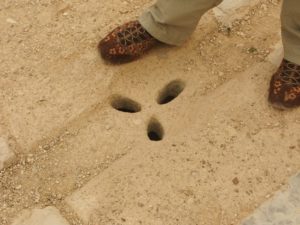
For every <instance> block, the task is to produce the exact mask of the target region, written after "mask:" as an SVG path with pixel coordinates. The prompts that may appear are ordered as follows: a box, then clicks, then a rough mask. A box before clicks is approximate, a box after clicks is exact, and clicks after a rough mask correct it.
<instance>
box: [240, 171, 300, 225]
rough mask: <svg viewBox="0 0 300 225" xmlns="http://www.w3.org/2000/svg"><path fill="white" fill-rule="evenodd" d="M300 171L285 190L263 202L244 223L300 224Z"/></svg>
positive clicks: (254, 224) (259, 224) (245, 224)
mask: <svg viewBox="0 0 300 225" xmlns="http://www.w3.org/2000/svg"><path fill="white" fill-rule="evenodd" d="M299 187H300V173H299V174H298V175H297V176H295V177H294V178H293V179H292V180H291V183H290V185H289V187H288V189H287V190H286V191H284V192H279V193H278V194H277V195H275V197H274V198H273V199H271V200H270V201H268V202H266V203H265V204H263V205H262V206H261V207H260V208H259V209H257V210H256V211H255V212H254V214H253V215H251V216H250V217H249V218H248V219H246V220H245V221H244V222H243V223H242V225H299V224H300V188H299Z"/></svg>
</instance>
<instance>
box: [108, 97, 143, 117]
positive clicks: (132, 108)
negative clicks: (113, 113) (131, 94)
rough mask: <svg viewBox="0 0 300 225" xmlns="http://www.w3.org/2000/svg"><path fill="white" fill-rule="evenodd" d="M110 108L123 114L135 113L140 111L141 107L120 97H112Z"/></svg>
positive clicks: (128, 99)
mask: <svg viewBox="0 0 300 225" xmlns="http://www.w3.org/2000/svg"><path fill="white" fill-rule="evenodd" d="M111 106H112V107H113V108H114V109H116V110H118V111H121V112H125V113H137V112H140V111H141V105H140V104H139V103H137V102H135V101H133V100H131V99H130V98H126V97H122V96H114V97H113V98H112V100H111Z"/></svg>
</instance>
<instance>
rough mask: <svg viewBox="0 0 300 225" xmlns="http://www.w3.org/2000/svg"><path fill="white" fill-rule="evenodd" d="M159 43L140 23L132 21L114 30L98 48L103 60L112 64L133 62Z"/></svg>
mask: <svg viewBox="0 0 300 225" xmlns="http://www.w3.org/2000/svg"><path fill="white" fill-rule="evenodd" d="M157 43H159V41H158V40H156V39H155V38H154V37H152V36H151V35H150V34H149V33H148V32H147V31H146V30H145V29H144V28H143V27H142V26H141V24H140V23H139V22H138V21H132V22H129V23H126V24H124V25H122V26H119V27H117V28H116V29H114V30H113V31H112V32H111V33H110V34H108V35H107V36H106V37H105V38H104V39H103V40H101V41H100V43H99V45H98V48H99V51H100V54H101V56H102V58H104V59H105V60H108V61H110V62H112V63H125V62H131V61H133V60H135V59H137V58H139V57H140V56H141V55H143V54H145V53H146V52H147V51H148V50H150V49H151V48H152V47H153V46H155V45H156V44H157Z"/></svg>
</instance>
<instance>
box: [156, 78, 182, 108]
mask: <svg viewBox="0 0 300 225" xmlns="http://www.w3.org/2000/svg"><path fill="white" fill-rule="evenodd" d="M184 88H185V83H184V82H183V81H181V80H174V81H172V82H170V83H169V84H167V85H166V87H165V88H163V89H162V90H161V91H160V93H159V95H158V98H157V103H158V104H160V105H163V104H167V103H169V102H171V101H173V100H174V99H175V98H177V97H178V95H180V93H181V92H182V91H183V90H184Z"/></svg>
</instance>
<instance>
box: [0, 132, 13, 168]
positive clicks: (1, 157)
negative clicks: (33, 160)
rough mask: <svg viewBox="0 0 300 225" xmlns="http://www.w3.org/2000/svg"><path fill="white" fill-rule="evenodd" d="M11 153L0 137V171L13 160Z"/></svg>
mask: <svg viewBox="0 0 300 225" xmlns="http://www.w3.org/2000/svg"><path fill="white" fill-rule="evenodd" d="M14 156H15V155H14V153H13V151H11V150H10V148H9V146H8V144H7V142H6V140H5V139H4V138H2V137H0V170H1V169H3V168H4V166H5V165H6V164H7V162H9V161H10V160H12V159H13V157H14Z"/></svg>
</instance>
